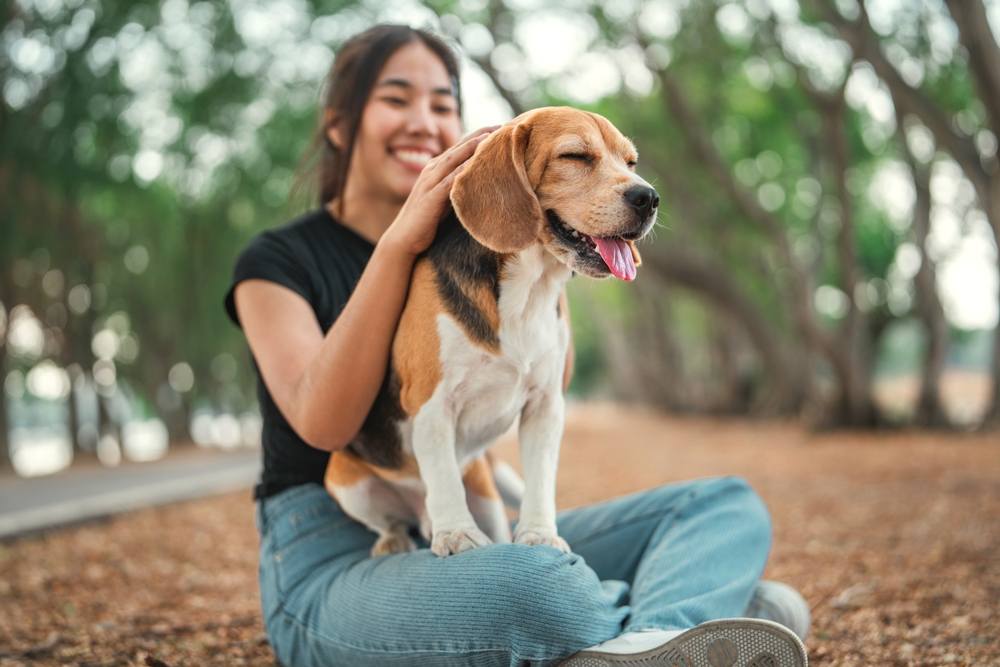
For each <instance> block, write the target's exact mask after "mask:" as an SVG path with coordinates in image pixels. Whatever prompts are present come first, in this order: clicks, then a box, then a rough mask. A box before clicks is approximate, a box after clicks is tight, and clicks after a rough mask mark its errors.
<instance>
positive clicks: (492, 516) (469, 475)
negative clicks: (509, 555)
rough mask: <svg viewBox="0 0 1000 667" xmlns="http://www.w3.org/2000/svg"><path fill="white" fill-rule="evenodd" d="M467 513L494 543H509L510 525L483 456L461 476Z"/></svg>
mask: <svg viewBox="0 0 1000 667" xmlns="http://www.w3.org/2000/svg"><path fill="white" fill-rule="evenodd" d="M462 481H463V482H464V484H465V495H466V499H467V500H468V503H469V511H470V512H472V518H474V519H475V520H476V525H478V526H479V529H480V530H482V531H483V532H484V533H486V534H487V535H488V536H489V538H490V539H491V540H493V541H494V542H510V540H511V536H510V523H509V522H508V521H507V512H506V510H505V509H504V504H503V499H502V498H501V497H500V491H499V490H498V489H497V486H496V481H495V479H494V477H493V469H492V468H491V467H490V464H489V462H488V461H487V460H486V457H485V456H480V457H479V458H477V459H475V460H474V461H473V462H472V463H471V464H470V465H469V467H468V468H466V470H465V474H464V475H463V476H462Z"/></svg>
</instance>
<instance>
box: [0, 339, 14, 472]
mask: <svg viewBox="0 0 1000 667" xmlns="http://www.w3.org/2000/svg"><path fill="white" fill-rule="evenodd" d="M6 338H7V337H6V334H5V335H3V336H2V337H0V472H6V471H7V470H9V469H10V468H11V466H12V465H13V463H12V462H11V459H10V418H9V415H8V414H7V392H6V391H5V390H4V380H6V378H7V345H6V342H7V341H6Z"/></svg>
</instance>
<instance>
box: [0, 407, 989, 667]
mask: <svg viewBox="0 0 1000 667" xmlns="http://www.w3.org/2000/svg"><path fill="white" fill-rule="evenodd" d="M565 443H566V444H565V446H564V450H563V457H562V464H561V468H560V493H559V501H560V506H561V507H571V506H574V505H578V504H582V503H587V502H592V501H595V500H600V499H603V498H608V497H611V496H615V495H619V494H622V493H626V492H630V491H635V490H638V489H642V488H646V487H649V486H654V485H657V484H662V483H665V482H670V481H676V480H682V479H689V478H692V477H698V476H704V475H719V474H736V475H740V476H743V477H745V478H747V479H748V480H749V481H750V482H751V483H752V484H753V486H754V487H755V488H756V489H757V490H758V491H759V492H760V493H761V495H762V496H763V497H764V499H765V500H766V501H767V502H768V504H769V506H770V508H771V510H772V514H773V517H774V525H775V547H774V550H773V552H772V558H771V562H770V565H769V567H768V571H767V574H766V576H768V577H770V578H774V579H780V580H783V581H786V582H788V583H791V584H792V585H794V586H796V587H797V588H799V589H800V590H801V591H802V592H803V594H804V595H805V596H806V598H807V599H808V600H809V602H810V604H811V605H812V607H813V616H814V625H813V633H812V635H811V637H810V639H809V641H808V646H809V649H810V660H811V661H812V664H814V665H921V666H923V665H942V664H958V665H977V666H979V665H1000V437H997V436H996V434H994V435H993V436H954V435H950V436H942V435H936V434H916V433H899V434H891V435H868V434H851V433H836V434H827V435H822V436H816V435H810V434H807V433H805V432H803V431H802V430H801V429H799V428H798V427H797V426H795V425H792V424H773V423H756V422H745V421H732V422H720V421H715V420H703V419H674V418H664V417H662V416H658V415H654V414H651V413H646V412H641V411H634V410H631V411H626V410H623V409H620V408H616V407H612V406H605V405H586V406H577V407H575V408H573V409H572V410H571V412H570V418H569V425H568V427H567V433H566V440H565ZM500 451H501V452H502V453H503V454H504V455H505V457H506V458H511V457H512V455H513V454H514V452H516V447H515V446H514V445H513V443H511V442H505V443H503V444H502V445H501V447H500ZM513 458H516V457H513ZM256 546H257V543H256V533H255V531H254V528H253V516H252V506H251V504H250V502H249V500H248V498H247V495H246V494H234V495H228V496H223V497H219V498H214V499H211V500H204V501H198V502H191V503H185V504H180V505H175V506H172V507H168V508H162V509H153V510H146V511H141V512H137V513H134V514H130V515H126V516H123V517H119V518H116V519H113V520H109V521H106V522H103V523H98V524H92V525H87V526H81V527H77V528H72V529H68V530H65V531H61V532H57V533H53V534H51V535H48V536H45V537H40V538H32V539H27V540H22V541H19V542H15V543H12V544H8V545H6V546H0V600H2V604H0V665H2V666H3V667H7V666H8V665H17V664H32V665H34V664H60V665H63V664H85V665H164V664H166V665H171V666H173V665H210V664H214V665H243V664H248V665H273V664H274V659H273V656H272V654H271V651H270V649H269V647H268V645H267V642H266V639H265V637H264V634H263V630H262V627H261V623H260V614H259V611H258V600H257V584H256V565H257V564H256Z"/></svg>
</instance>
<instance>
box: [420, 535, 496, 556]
mask: <svg viewBox="0 0 1000 667" xmlns="http://www.w3.org/2000/svg"><path fill="white" fill-rule="evenodd" d="M492 543H493V541H492V540H490V538H488V537H486V533H484V532H483V531H481V530H479V529H478V528H455V529H453V530H439V531H437V532H435V533H434V539H433V540H432V541H431V551H433V552H434V553H435V554H437V555H438V556H449V555H451V554H460V553H462V552H463V551H468V550H469V549H474V548H476V547H482V546H486V545H487V544H492Z"/></svg>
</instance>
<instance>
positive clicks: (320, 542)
mask: <svg viewBox="0 0 1000 667" xmlns="http://www.w3.org/2000/svg"><path fill="white" fill-rule="evenodd" d="M459 92H460V89H459V79H458V63H457V62H456V59H455V56H454V54H453V53H452V52H451V50H450V49H449V48H448V46H447V45H445V44H444V43H443V42H441V41H440V40H439V39H438V38H436V37H434V36H432V35H430V34H428V33H425V32H423V31H419V30H413V29H410V28H407V27H405V26H390V25H382V26H376V27H374V28H372V29H370V30H368V31H366V32H364V33H362V34H360V35H357V36H355V37H354V38H352V39H351V40H350V41H348V42H347V43H346V44H345V45H344V46H343V48H342V49H341V51H340V53H339V54H338V56H337V58H336V62H335V63H334V66H333V69H332V70H331V73H330V77H329V80H328V82H327V93H326V98H325V102H324V106H323V113H322V114H321V122H320V126H319V134H318V138H319V141H320V142H321V150H322V151H323V157H322V162H321V165H320V169H319V180H320V199H321V203H322V206H321V207H320V208H319V209H318V210H316V211H313V212H311V213H309V214H306V215H304V216H302V217H300V218H298V219H297V220H294V221H292V222H291V223H289V224H288V225H285V226H284V227H280V228H278V229H274V230H269V231H267V232H264V233H263V234H261V235H259V236H258V237H257V238H255V239H254V240H253V241H252V242H251V244H250V246H249V247H248V248H247V249H246V250H245V251H244V252H243V254H242V255H241V256H240V258H239V260H238V261H237V265H236V270H235V274H234V280H233V286H232V289H231V290H230V292H229V294H228V296H227V299H226V306H227V311H228V312H229V314H230V316H231V317H232V318H233V320H234V321H235V322H236V323H237V324H238V325H240V326H241V327H242V328H243V330H244V332H245V334H246V337H247V341H248V343H249V345H250V349H251V351H252V353H253V358H254V362H255V366H256V369H257V371H258V374H259V378H260V383H259V398H260V405H261V412H262V416H263V419H264V429H263V448H264V470H263V473H262V478H261V481H260V483H259V484H258V485H257V487H256V489H255V498H256V499H257V502H258V507H257V519H258V528H259V531H260V535H261V563H260V584H261V601H262V606H263V611H264V620H265V625H266V627H267V633H268V637H269V638H270V641H271V644H272V646H273V647H274V650H275V653H276V654H277V655H278V658H279V659H280V660H281V661H282V662H283V663H284V664H286V665H289V666H290V667H291V666H298V665H340V664H343V665H384V664H409V663H419V664H435V665H437V664H442V665H460V664H476V665H480V664H482V665H502V664H523V663H525V662H530V663H533V664H555V663H557V662H559V661H561V660H563V659H565V658H566V657H567V656H570V655H572V654H574V653H576V652H578V651H581V650H582V649H585V648H587V647H592V648H593V649H594V650H595V651H601V652H603V653H607V654H609V655H610V654H616V655H619V657H620V659H623V660H624V659H632V658H635V657H637V655H636V654H637V653H641V652H642V651H646V650H647V649H650V648H652V649H653V650H654V651H660V652H663V651H669V650H670V649H672V648H679V649H680V650H688V648H689V646H688V645H689V644H690V643H691V641H692V637H695V638H696V637H703V638H707V639H709V640H723V639H724V634H725V632H730V633H732V632H736V633H737V634H739V633H742V634H740V637H742V636H743V635H746V636H751V638H753V637H757V638H758V639H759V638H761V637H763V638H765V639H766V638H767V637H772V636H775V633H778V634H781V633H784V634H785V635H789V636H791V633H790V632H788V631H787V630H784V629H780V630H775V628H778V627H779V626H776V625H773V626H772V625H771V624H768V623H766V622H756V624H755V622H753V621H739V622H737V623H738V624H739V623H741V624H742V625H737V626H733V625H729V626H724V627H723V626H711V625H709V626H704V625H703V626H701V629H700V630H698V629H696V630H697V632H695V631H691V632H683V631H685V630H688V629H690V628H693V627H694V626H696V625H698V624H699V623H702V622H704V621H708V620H710V619H718V618H722V617H727V616H741V615H744V614H745V613H747V608H748V604H750V603H751V599H752V598H753V601H754V602H753V605H754V606H756V607H758V608H759V607H762V606H766V607H768V609H769V610H770V612H769V613H770V617H771V618H777V619H778V620H784V621H785V622H786V624H789V623H792V624H794V623H795V622H798V623H799V625H800V628H799V629H800V632H802V633H803V634H804V632H805V627H807V625H808V609H806V608H804V601H802V599H801V597H800V596H798V594H797V593H795V592H794V591H791V589H788V588H787V587H783V586H782V585H779V584H768V583H766V582H765V583H764V584H760V583H759V581H758V579H759V577H760V574H761V572H762V571H763V568H764V563H765V560H766V557H767V552H768V550H769V547H770V523H769V518H768V515H767V512H766V509H765V508H764V506H763V504H762V502H761V501H760V499H759V498H758V497H757V496H756V495H755V494H754V493H753V492H752V491H751V490H750V489H749V488H748V487H747V485H746V484H745V483H744V482H742V481H740V480H737V479H733V478H725V479H713V480H701V481H697V482H691V483H688V484H680V485H672V486H666V487H662V488H660V489H656V490H653V491H649V492H646V493H642V494H637V495H634V496H630V497H627V498H622V499H617V500H614V501H611V502H608V503H604V504H601V505H598V506H594V507H589V508H582V509H578V510H572V511H569V512H565V513H563V514H562V515H561V516H560V520H559V534H560V535H562V536H563V537H564V538H566V539H567V541H568V542H569V544H570V546H571V547H572V548H573V551H574V553H572V554H563V553H560V552H558V551H556V550H555V549H550V548H546V547H524V546H521V545H509V544H497V545H490V546H486V547H481V548H478V549H474V550H472V551H470V552H467V553H464V554H461V555H459V556H452V557H448V558H438V557H436V556H434V555H432V554H431V553H430V551H429V550H428V549H426V548H423V549H420V550H418V551H416V552H411V553H407V554H395V555H392V556H387V557H381V558H371V557H370V556H369V551H370V549H371V546H372V543H373V542H374V540H375V535H374V534H373V533H371V532H369V531H368V530H366V529H365V528H364V527H363V526H362V525H361V524H358V523H355V522H354V521H352V520H351V519H349V518H348V517H347V516H345V515H344V514H343V513H342V512H341V511H340V510H339V508H338V507H337V505H336V503H335V502H334V501H333V500H332V499H331V498H330V497H329V495H327V493H326V491H325V490H324V488H323V487H322V478H323V472H324V468H325V465H326V461H327V458H328V456H329V452H332V451H335V450H337V449H339V448H342V447H344V446H345V445H346V444H347V443H348V442H350V440H351V439H352V437H353V436H354V434H356V433H357V432H358V431H359V430H360V428H361V425H362V423H363V421H364V419H365V417H366V416H367V414H368V412H369V409H370V408H371V406H372V404H373V402H374V400H375V397H376V394H377V393H378V390H379V387H380V385H381V383H382V380H383V377H384V376H385V373H386V368H387V363H388V358H389V350H390V343H391V340H392V336H393V332H394V330H395V327H396V324H397V321H398V318H399V315H400V313H401V311H402V308H403V304H404V301H405V298H406V291H407V286H408V281H409V276H410V271H411V269H412V266H413V263H414V260H415V258H416V257H417V255H418V254H420V253H421V252H422V251H423V250H425V249H426V248H427V247H428V246H429V245H430V243H431V241H432V240H433V238H434V234H435V230H436V226H437V221H438V219H439V218H440V217H441V215H442V214H443V213H444V212H445V210H446V207H447V206H448V195H449V192H450V187H451V183H452V182H453V180H454V178H455V176H456V174H458V173H459V172H460V171H461V170H462V168H463V165H464V163H465V161H466V160H467V159H468V158H469V157H470V156H471V155H472V153H473V152H474V151H475V148H476V146H477V145H478V144H479V142H480V141H481V140H482V139H483V138H484V137H486V136H487V135H488V134H489V132H491V131H492V130H493V129H495V128H482V129H480V130H476V131H475V132H473V133H471V134H469V135H468V136H466V137H465V138H463V139H459V135H460V131H461V107H460V103H459V99H460V95H459ZM424 546H426V545H424ZM626 601H627V602H628V604H626ZM782 607H784V608H787V610H791V611H790V612H789V611H787V610H786V611H782V609H781V608H782ZM775 610H777V611H775ZM803 610H804V611H803ZM750 611H751V612H753V610H750ZM782 614H784V615H783V616H782ZM796 614H797V615H796ZM803 614H805V621H804V623H805V625H804V626H803V625H802V619H803ZM758 615H763V613H760V614H758ZM726 628H728V630H727V629H726ZM755 632H756V633H757V635H754V633H755ZM623 633H624V634H623ZM748 633H749V634H748ZM758 635H759V636H758ZM734 637H735V635H734ZM781 639H782V640H784V641H787V640H788V638H787V637H781ZM607 640H611V641H607ZM740 641H742V640H740ZM600 642H605V643H604V644H602V645H601V646H600V647H594V645H596V644H598V643H600ZM720 646H723V645H721V644H720ZM723 648H725V646H723ZM716 653H719V651H718V650H717V651H716ZM723 653H724V652H723ZM719 654H720V655H723V654H722V653H719ZM581 655H585V654H581ZM576 659H582V658H576ZM622 664H626V663H622ZM646 664H656V663H646ZM663 664H668V663H666V662H664V663H663ZM719 664H731V663H728V662H726V663H719ZM740 664H744V663H743V662H741V663H740ZM762 664H763V663H762Z"/></svg>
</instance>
